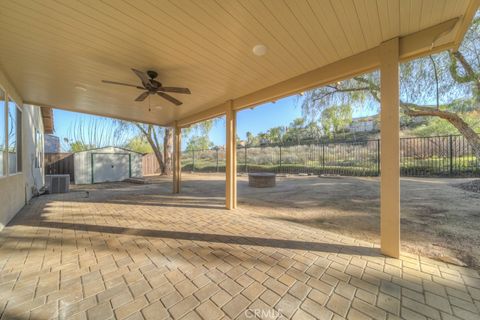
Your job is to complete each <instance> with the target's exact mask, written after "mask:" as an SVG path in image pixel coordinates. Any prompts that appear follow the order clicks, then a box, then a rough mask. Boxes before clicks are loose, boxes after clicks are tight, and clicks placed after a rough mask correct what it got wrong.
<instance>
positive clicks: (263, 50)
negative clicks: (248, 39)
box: [252, 44, 267, 57]
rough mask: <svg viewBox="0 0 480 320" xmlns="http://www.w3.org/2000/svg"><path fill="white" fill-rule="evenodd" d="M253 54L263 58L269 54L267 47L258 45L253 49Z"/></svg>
mask: <svg viewBox="0 0 480 320" xmlns="http://www.w3.org/2000/svg"><path fill="white" fill-rule="evenodd" d="M252 52H253V54H254V55H256V56H257V57H261V56H264V55H265V54H267V47H266V46H265V45H264V44H257V45H256V46H255V47H253V49H252Z"/></svg>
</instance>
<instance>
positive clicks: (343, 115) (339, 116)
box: [320, 104, 352, 136]
mask: <svg viewBox="0 0 480 320" xmlns="http://www.w3.org/2000/svg"><path fill="white" fill-rule="evenodd" d="M351 122H352V107H351V106H350V105H349V104H342V105H339V106H331V107H327V108H325V109H323V111H322V114H321V118H320V123H321V124H322V128H323V132H324V133H325V134H326V135H328V136H331V135H332V133H334V134H336V133H339V132H340V131H341V130H342V129H345V128H346V127H347V125H349V124H350V123H351Z"/></svg>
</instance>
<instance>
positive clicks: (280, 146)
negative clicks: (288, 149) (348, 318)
mask: <svg viewBox="0 0 480 320" xmlns="http://www.w3.org/2000/svg"><path fill="white" fill-rule="evenodd" d="M278 147H279V148H280V159H279V161H280V170H279V171H280V172H282V145H279V146H278Z"/></svg>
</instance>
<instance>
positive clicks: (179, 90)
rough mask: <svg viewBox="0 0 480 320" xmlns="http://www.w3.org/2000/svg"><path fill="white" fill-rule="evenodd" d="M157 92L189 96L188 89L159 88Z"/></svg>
mask: <svg viewBox="0 0 480 320" xmlns="http://www.w3.org/2000/svg"><path fill="white" fill-rule="evenodd" d="M158 91H163V92H174V93H183V94H191V92H190V89H188V88H179V87H160V88H158Z"/></svg>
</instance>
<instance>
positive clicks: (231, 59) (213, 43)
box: [0, 0, 480, 319]
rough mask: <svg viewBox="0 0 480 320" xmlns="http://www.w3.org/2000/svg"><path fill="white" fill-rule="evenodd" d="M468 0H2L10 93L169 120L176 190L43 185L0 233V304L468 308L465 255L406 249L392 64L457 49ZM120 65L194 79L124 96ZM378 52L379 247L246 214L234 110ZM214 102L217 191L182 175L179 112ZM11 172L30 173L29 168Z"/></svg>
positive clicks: (250, 313) (190, 119)
mask: <svg viewBox="0 0 480 320" xmlns="http://www.w3.org/2000/svg"><path fill="white" fill-rule="evenodd" d="M479 3H480V1H479V0H445V1H438V2H437V1H427V0H419V1H400V0H392V1H386V0H385V1H349V0H347V1H343V2H340V1H332V2H326V1H306V0H305V1H288V0H287V1H202V2H197V1H181V2H169V1H162V2H159V3H152V2H148V1H141V2H137V1H136V2H131V3H130V2H118V3H117V2H115V3H109V2H93V3H83V2H66V3H58V2H53V1H42V2H36V1H29V0H25V1H2V2H1V3H0V8H1V10H2V13H4V14H3V15H2V19H1V20H0V37H1V38H2V44H3V46H2V49H1V50H0V84H1V85H2V87H3V88H4V91H5V96H6V97H12V99H13V100H15V101H16V102H17V104H19V105H20V106H23V105H34V106H40V107H47V108H59V109H65V110H71V111H76V112H83V113H88V114H94V115H101V116H107V117H112V118H117V119H123V120H127V121H137V122H143V123H151V124H155V125H161V126H170V127H173V128H175V143H174V145H175V148H174V149H175V150H174V175H173V194H172V190H171V189H170V190H166V189H165V188H163V189H162V188H161V189H155V188H152V187H149V186H144V187H141V188H133V189H131V190H130V189H105V190H98V191H97V192H95V193H94V194H92V195H91V196H90V197H85V194H84V193H81V192H76V193H71V194H68V195H64V196H53V195H52V196H45V197H40V198H38V199H34V200H33V201H32V203H31V204H29V205H27V206H25V207H24V208H23V209H22V210H21V212H20V213H19V214H18V215H17V216H16V217H15V218H14V219H13V220H12V221H11V223H10V224H9V225H8V226H7V227H6V228H5V229H4V230H3V231H2V232H1V233H0V239H1V243H0V245H1V246H0V252H1V255H0V266H1V269H0V270H1V272H0V279H1V284H0V285H1V288H0V296H1V299H0V309H2V310H3V313H2V319H8V318H9V319H12V318H15V319H50V318H59V319H73V318H75V317H76V318H81V319H85V318H88V319H108V318H113V317H115V318H118V319H124V318H130V319H142V318H152V319H158V318H160V317H161V316H163V317H164V318H175V319H180V318H185V319H196V318H203V319H216V318H254V317H257V318H262V317H263V318H268V317H272V315H273V316H274V317H280V318H295V319H309V318H320V319H333V318H345V317H348V318H352V319H363V318H375V319H387V318H388V319H394V318H395V317H401V318H405V319H413V318H419V319H424V318H429V319H450V318H451V319H455V317H457V318H461V319H475V318H478V314H479V312H480V311H479V308H480V306H479V305H480V279H479V275H478V273H477V272H476V271H474V270H471V269H465V268H458V267H454V266H451V265H447V264H443V263H438V262H434V261H431V260H428V259H424V258H422V257H419V256H412V255H406V254H404V255H402V254H401V250H400V248H401V242H400V177H399V173H400V172H399V129H400V128H399V127H400V126H399V95H400V90H399V64H400V63H401V62H403V61H408V60H410V59H415V58H417V57H422V56H426V55H430V54H432V53H436V52H440V51H443V50H448V49H451V50H453V51H455V50H456V49H457V48H458V47H459V45H460V43H461V41H462V39H463V37H464V34H465V32H466V30H467V28H468V26H469V24H470V22H471V21H472V18H473V16H474V15H475V13H476V11H477V9H478V7H479ZM258 46H260V48H262V50H254V52H256V54H253V53H252V48H256V47H258ZM131 68H134V69H137V70H141V71H143V72H146V71H147V70H153V71H156V72H158V74H159V77H158V80H159V81H161V82H162V83H164V84H165V86H166V87H167V86H182V87H186V88H189V91H191V93H192V94H191V95H184V96H181V98H182V102H183V104H182V105H180V106H175V105H173V104H170V103H168V101H165V100H162V99H160V98H159V97H158V96H156V95H155V96H153V97H151V99H150V98H149V99H148V100H145V102H139V101H134V100H135V98H136V97H137V96H138V94H139V93H141V91H138V89H139V88H138V87H136V85H135V84H136V83H137V82H138V81H139V79H138V78H137V77H136V76H135V74H133V73H132V70H131ZM374 70H380V77H381V166H380V167H381V181H380V190H381V197H380V203H381V223H380V224H381V228H380V230H381V245H380V247H379V248H376V247H374V246H373V245H371V244H369V243H363V242H359V241H355V240H353V239H350V238H347V237H343V236H339V235H336V234H333V233H327V232H323V231H319V230H316V229H311V228H308V227H303V226H302V227H300V226H295V225H293V224H291V223H288V222H282V221H277V222H272V221H270V222H268V223H265V221H264V220H262V219H261V218H259V217H254V215H245V214H244V212H245V211H246V210H247V209H245V208H243V209H242V208H241V207H239V206H238V205H237V181H236V179H237V171H236V114H237V112H239V111H240V110H243V109H246V108H253V107H255V106H258V105H260V104H262V103H265V102H271V101H276V100H277V99H280V98H282V97H286V96H289V95H294V94H301V93H302V92H304V91H306V90H309V89H312V88H315V87H319V86H323V85H327V84H331V83H335V82H338V81H341V80H344V79H349V78H352V77H354V76H356V75H359V74H363V73H366V72H371V71H374ZM105 79H107V80H115V81H118V82H122V83H128V84H130V85H128V84H127V85H126V86H124V87H119V86H113V85H111V84H110V85H109V84H107V83H102V80H105ZM129 86H130V88H129ZM140 89H143V88H142V87H140ZM171 92H172V91H171ZM173 92H174V91H173ZM177 93H178V92H177ZM172 95H175V93H173V94H172ZM147 96H148V94H147ZM176 97H178V98H179V96H178V95H177V96H176ZM144 98H145V97H144ZM137 99H138V98H137ZM157 99H159V100H157ZM169 101H170V102H171V101H172V100H171V99H170V100H169ZM219 116H225V117H226V183H225V195H224V196H223V195H218V196H212V195H208V194H207V195H201V194H198V193H194V194H192V191H191V190H190V191H189V190H186V191H183V185H182V181H181V166H180V163H181V162H180V160H181V152H180V150H181V146H182V144H181V133H182V129H183V128H187V127H189V126H191V125H193V124H195V123H198V122H201V121H204V120H208V119H212V118H215V117H219ZM27 125H28V124H26V123H24V129H25V128H26V126H27ZM25 174H28V172H26V173H25ZM14 178H15V179H17V180H18V183H17V182H16V183H17V185H16V187H18V189H19V190H23V189H26V187H25V184H24V180H25V178H24V177H23V174H20V175H17V176H14ZM22 179H23V180H22ZM17 180H15V181H17ZM5 181H7V180H5ZM10 187H11V185H6V184H5V186H4V185H1V186H0V189H2V188H5V189H7V188H10ZM12 190H13V189H12ZM0 191H2V190H0ZM2 193H3V192H2ZM5 194H7V193H5ZM2 197H3V198H2V199H4V198H5V199H4V200H5V201H6V202H7V203H8V204H10V203H9V201H12V200H11V199H9V196H8V195H6V196H3V195H2ZM22 197H23V196H22ZM22 197H17V198H18V199H16V202H17V203H20V204H21V203H22V201H23V198H22ZM10 198H11V197H10ZM27 200H28V199H27V196H26V195H25V202H27ZM17 203H16V204H15V206H13V205H11V206H7V207H8V208H10V207H11V208H14V207H15V208H17V207H18V204H17ZM225 208H226V209H229V210H224V209H225ZM233 209H236V210H233ZM1 210H3V208H2V209H1ZM12 210H13V209H12ZM12 210H10V211H12ZM0 213H2V214H3V211H0ZM8 214H9V215H10V216H9V217H11V216H12V215H13V214H15V213H13V214H12V213H11V212H10V213H8ZM7 220H8V219H7ZM258 310H260V311H262V310H263V311H265V312H268V311H269V310H270V313H267V314H265V313H263V314H257V313H256V312H258Z"/></svg>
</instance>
